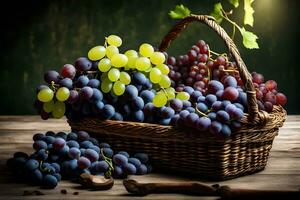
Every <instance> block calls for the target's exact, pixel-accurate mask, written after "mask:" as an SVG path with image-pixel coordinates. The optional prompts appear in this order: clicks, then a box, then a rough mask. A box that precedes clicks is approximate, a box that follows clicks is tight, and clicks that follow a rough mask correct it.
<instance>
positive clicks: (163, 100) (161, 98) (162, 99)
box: [153, 92, 168, 108]
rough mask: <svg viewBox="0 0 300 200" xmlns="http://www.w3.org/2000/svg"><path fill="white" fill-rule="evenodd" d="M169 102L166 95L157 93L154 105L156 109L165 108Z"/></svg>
mask: <svg viewBox="0 0 300 200" xmlns="http://www.w3.org/2000/svg"><path fill="white" fill-rule="evenodd" d="M167 101H168V99H167V97H166V95H165V94H164V93H161V92H160V93H157V94H156V95H155V96H154V98H153V105H154V106H155V107H159V108H160V107H163V106H164V105H166V104H167Z"/></svg>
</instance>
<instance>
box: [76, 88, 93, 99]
mask: <svg viewBox="0 0 300 200" xmlns="http://www.w3.org/2000/svg"><path fill="white" fill-rule="evenodd" d="M93 92H94V91H93V89H92V88H91V87H89V86H85V87H83V88H82V89H81V90H80V92H79V96H80V98H82V99H84V100H89V99H90V98H92V96H93Z"/></svg>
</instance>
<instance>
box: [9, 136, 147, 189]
mask: <svg viewBox="0 0 300 200" xmlns="http://www.w3.org/2000/svg"><path fill="white" fill-rule="evenodd" d="M33 141H34V143H33V149H34V150H35V152H34V153H33V154H31V155H28V154H26V153H24V152H16V153H15V154H14V156H13V158H10V159H8V161H7V165H8V167H9V169H10V170H11V171H12V172H13V174H14V175H16V177H18V178H22V179H23V180H26V181H28V182H29V183H31V184H34V185H41V186H43V187H44V188H55V187H56V185H57V184H58V182H59V181H60V180H61V179H62V178H64V179H70V180H73V181H77V180H78V178H79V176H80V175H81V174H82V173H88V174H93V175H100V176H106V177H110V176H113V177H114V178H125V177H126V176H127V175H133V174H136V175H144V174H146V173H149V172H150V171H151V170H152V167H151V165H149V164H148V160H149V158H148V155H147V154H144V153H136V154H134V155H133V156H132V157H130V156H129V154H128V153H127V152H126V151H120V152H118V153H116V154H114V151H113V150H112V149H111V147H110V145H109V144H107V143H99V142H98V140H96V139H95V138H92V137H90V136H89V134H88V133H87V132H85V131H78V132H77V133H75V132H70V133H68V134H67V133H65V132H58V133H56V134H55V133H54V132H52V131H48V132H46V133H45V134H42V133H37V134H35V135H34V136H33Z"/></svg>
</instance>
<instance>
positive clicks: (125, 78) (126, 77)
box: [120, 72, 131, 85]
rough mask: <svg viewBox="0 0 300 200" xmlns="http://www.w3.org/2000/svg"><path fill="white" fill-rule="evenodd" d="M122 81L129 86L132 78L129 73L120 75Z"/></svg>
mask: <svg viewBox="0 0 300 200" xmlns="http://www.w3.org/2000/svg"><path fill="white" fill-rule="evenodd" d="M120 81H121V82H122V83H124V84H125V85H128V84H129V83H130V82H131V77H130V75H129V74H128V73H127V72H121V73H120Z"/></svg>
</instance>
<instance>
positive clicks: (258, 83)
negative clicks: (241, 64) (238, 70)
mask: <svg viewBox="0 0 300 200" xmlns="http://www.w3.org/2000/svg"><path fill="white" fill-rule="evenodd" d="M251 75H252V81H253V83H254V87H255V89H256V98H257V104H258V108H259V109H260V110H265V111H267V112H272V111H273V106H274V105H282V106H283V105H285V104H286V103H287V98H286V96H285V95H284V94H283V93H281V92H278V91H277V83H276V81H274V80H268V81H266V82H264V77H263V75H262V74H259V73H256V72H253V73H252V74H251Z"/></svg>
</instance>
